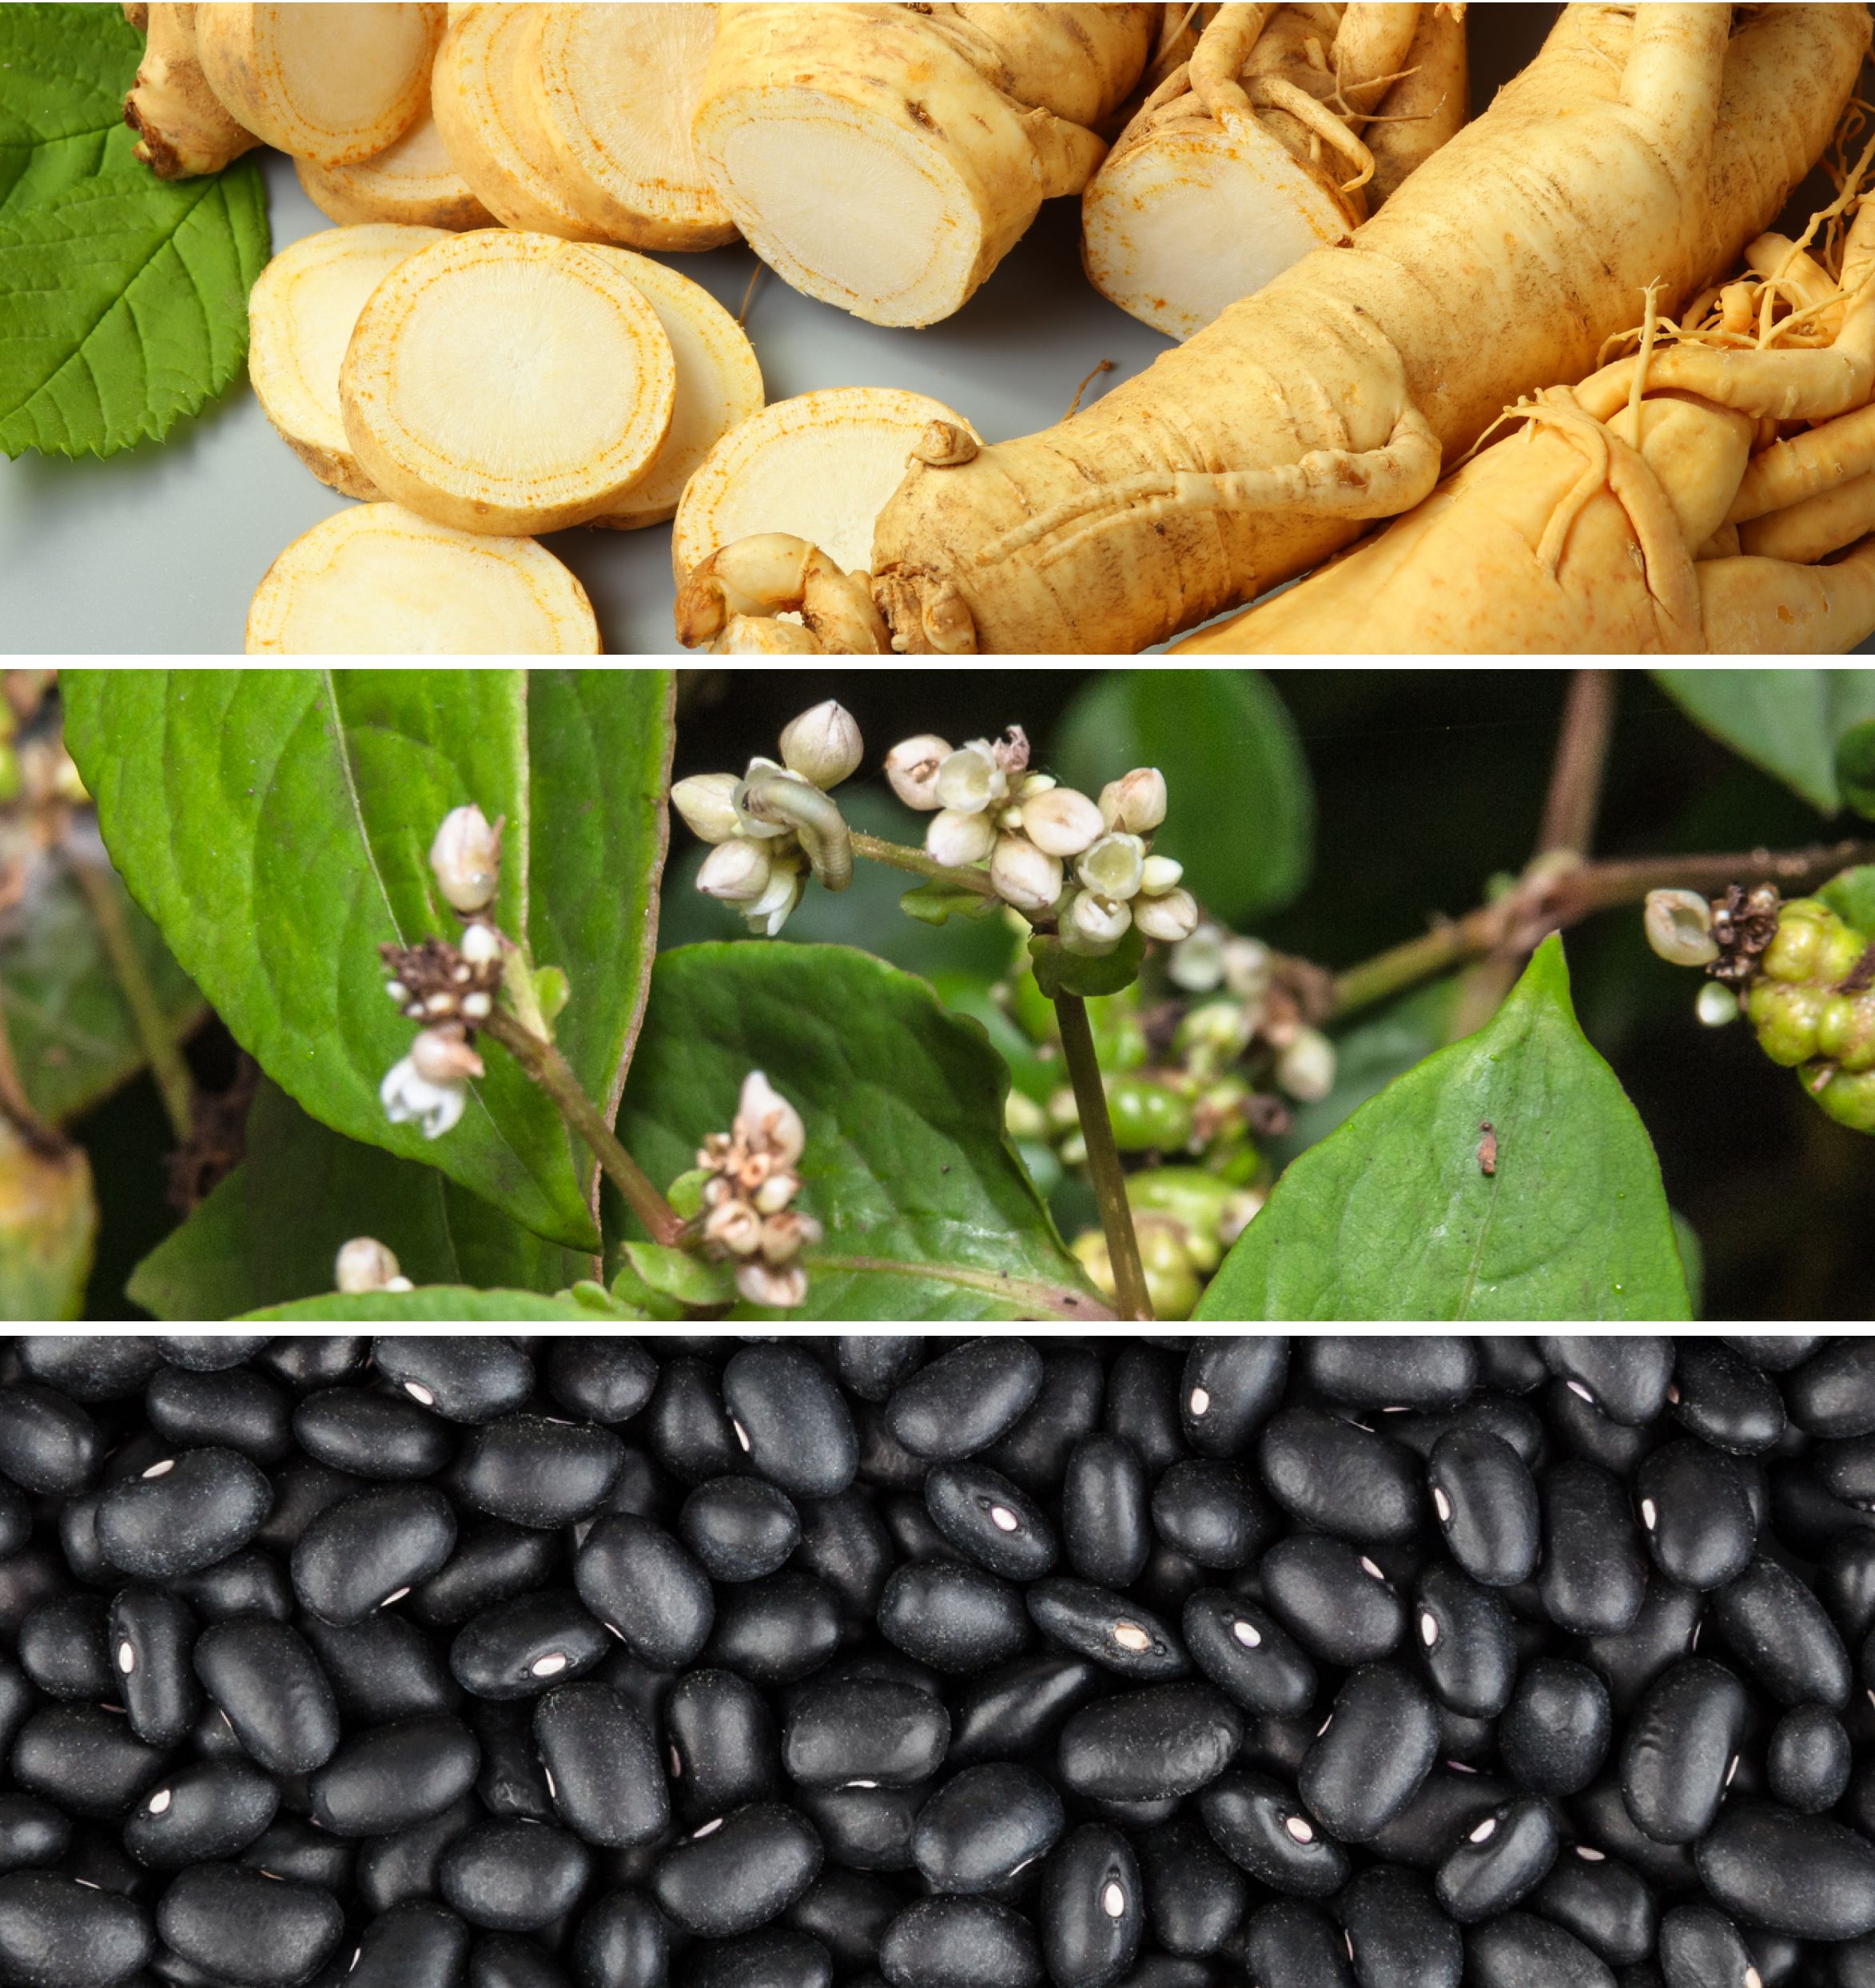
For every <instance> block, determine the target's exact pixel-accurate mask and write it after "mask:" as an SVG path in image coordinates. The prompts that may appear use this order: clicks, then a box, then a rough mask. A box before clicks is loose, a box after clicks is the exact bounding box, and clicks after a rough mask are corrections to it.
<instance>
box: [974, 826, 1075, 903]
mask: <svg viewBox="0 0 1875 1988" xmlns="http://www.w3.org/2000/svg"><path fill="white" fill-rule="evenodd" d="M989 881H990V883H991V885H992V886H993V888H994V890H995V891H996V894H997V896H998V897H999V898H1001V899H1002V901H1003V902H1004V903H1005V904H1013V905H1014V906H1015V907H1016V909H1017V910H1018V911H1034V912H1042V911H1046V910H1049V909H1051V908H1052V907H1053V904H1054V902H1055V899H1056V898H1058V897H1059V896H1060V895H1061V886H1062V885H1063V883H1064V882H1066V877H1065V874H1064V872H1063V870H1062V869H1061V860H1060V859H1059V858H1058V857H1055V856H1051V855H1049V854H1048V853H1047V852H1046V851H1045V850H1041V849H1037V847H1036V846H1035V845H1034V843H1032V842H1031V841H1029V838H1028V837H1027V836H1026V835H998V836H997V839H996V847H995V848H994V850H993V851H991V853H990V858H989Z"/></svg>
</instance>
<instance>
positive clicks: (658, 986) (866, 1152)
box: [619, 942, 1105, 1321]
mask: <svg viewBox="0 0 1875 1988" xmlns="http://www.w3.org/2000/svg"><path fill="white" fill-rule="evenodd" d="M750 1070H766V1072H768V1074H769V1075H770V1078H771V1079H772V1081H773V1082H774V1083H775V1084H776V1085H777V1086H778V1088H779V1089H780V1090H781V1092H782V1095H783V1096H784V1097H786V1098H787V1099H788V1101H789V1102H790V1103H791V1104H792V1105H793V1106H794V1107H795V1109H796V1110H798V1112H799V1113H800V1114H801V1116H802V1120H803V1121H804V1122H805V1124H806V1129H807V1146H806V1153H804V1154H803V1156H802V1161H801V1173H802V1180H803V1181H804V1183H805V1187H804V1191H803V1193H802V1199H801V1204H800V1205H801V1206H802V1209H804V1210H805V1212H806V1213H809V1214H810V1215H812V1216H814V1217H816V1218H817V1219H818V1221H820V1222H822V1224H823V1225H825V1228H826V1239H825V1241H823V1242H822V1244H821V1245H820V1247H819V1248H818V1249H816V1250H814V1251H812V1252H810V1253H809V1256H808V1258H807V1262H808V1267H809V1281H808V1297H807V1305H806V1313H805V1314H804V1316H806V1317H810V1318H815V1319H879V1320H903V1321H910V1320H918V1319H958V1318H965V1319H968V1318H977V1319H997V1318H1022V1317H1030V1318H1033V1317H1068V1318H1094V1317H1102V1316H1105V1313H1104V1311H1103V1309H1101V1306H1100V1301H1099V1300H1098V1299H1097V1297H1095V1296H1094V1294H1093V1288H1092V1286H1091V1285H1089V1284H1088V1282H1087V1281H1086V1280H1085V1277H1084V1276H1083V1275H1082V1273H1081V1268H1080V1266H1079V1265H1077V1263H1076V1262H1075V1261H1074V1260H1073V1257H1070V1256H1069V1254H1068V1253H1067V1251H1066V1250H1065V1249H1063V1248H1062V1246H1061V1239H1060V1237H1057V1235H1056V1233H1055V1231H1054V1228H1053V1225H1052V1224H1051V1223H1050V1221H1049V1218H1048V1214H1047V1211H1046V1210H1045V1209H1044V1207H1043V1205H1042V1204H1041V1199H1040V1197H1038V1196H1037V1193H1036V1192H1035V1189H1034V1188H1033V1186H1032V1185H1030V1183H1029V1179H1028V1177H1027V1175H1026V1174H1025V1173H1024V1172H1023V1170H1022V1168H1021V1164H1020V1162H1019V1161H1017V1157H1016V1155H1015V1153H1014V1151H1013V1149H1012V1148H1011V1147H1010V1145H1009V1141H1008V1140H1007V1139H1006V1138H1005V1136H1004V1133H1003V1123H1002V1112H1003V1098H1004V1094H1005V1092H1006V1090H1007V1089H1008V1086H1009V1076H1008V1073H1007V1072H1006V1071H1005V1070H1004V1068H1003V1066H1002V1063H1001V1059H1000V1058H998V1057H997V1055H996V1054H995V1052H994V1051H993V1050H992V1049H991V1048H990V1046H989V1043H988V1042H986V1041H985V1038H984V1035H983V1032H982V1030H981V1029H979V1028H978V1027H977V1026H976V1025H975V1023H973V1022H968V1021H965V1020H963V1019H961V1018H959V1017H957V1016H955V1015H953V1014H947V1013H946V1012H945V1010H944V1009H943V1007H942V1006H941V1005H940V1004H939V1002H938V1001H937V996H936V995H935V994H934V993H933V991H932V990H931V989H930V986H928V985H927V984H926V982H923V981H922V980H917V979H914V978H912V976H911V975H910V974H902V973H900V972H898V970H896V969H895V968H893V967H890V966H886V964H885V963H884V962H883V961H882V960H878V959H874V958H872V957H870V954H865V953H859V952H854V951H850V950H847V949H846V947H844V946H794V945H786V944H778V943H762V942H745V943H742V944H735V945H716V946H685V947H683V949H681V950H679V951H676V952H671V953H666V954H663V956H662V958H660V959H659V962H658V968H657V971H656V973H655V974H654V975H653V976H652V980H651V1010H650V1013H649V1014H648V1016H647V1019H646V1022H645V1029H644V1034H643V1039H642V1040H641V1042H639V1049H638V1054H637V1056H636V1058H635V1059H634V1061H633V1063H632V1066H631V1082H630V1083H629V1084H628V1085H627V1087H626V1092H625V1105H624V1109H623V1111H622V1112H621V1114H619V1137H620V1138H622V1139H623V1141H624V1142H625V1144H626V1145H627V1148H629V1149H630V1150H631V1153H632V1154H633V1156H634V1157H635V1158H636V1159H637V1161H639V1165H641V1166H643V1168H644V1169H646V1170H647V1172H648V1173H650V1175H651V1178H652V1179H653V1180H654V1181H658V1182H659V1183H660V1184H663V1183H664V1182H667V1181H671V1180H674V1179H675V1177H677V1176H678V1175H679V1174H681V1173H684V1172H685V1171H687V1169H690V1168H691V1167H692V1166H693V1165H695V1158H696V1152H697V1149H698V1147H699V1146H700V1145H702V1144H703V1139H704V1137H705V1135H706V1134H707V1133H711V1132H721V1131H723V1130H726V1129H727V1127H728V1125H729V1123H730V1119H731V1118H733V1116H734V1112H735V1106H736V1098H737V1096H738V1093H739V1092H740V1090H741V1088H742V1080H743V1078H745V1077H746V1076H747V1075H748V1074H749V1072H750ZM738 1316H754V1317H763V1316H767V1314H764V1313H755V1312H752V1311H750V1310H749V1309H748V1308H745V1307H738Z"/></svg>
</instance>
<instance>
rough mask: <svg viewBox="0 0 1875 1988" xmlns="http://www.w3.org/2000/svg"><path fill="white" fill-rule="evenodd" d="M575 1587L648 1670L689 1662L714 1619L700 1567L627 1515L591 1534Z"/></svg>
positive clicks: (664, 1536)
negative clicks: (654, 1665) (651, 1665)
mask: <svg viewBox="0 0 1875 1988" xmlns="http://www.w3.org/2000/svg"><path fill="white" fill-rule="evenodd" d="M573 1584H574V1585H575V1587H576V1588H578V1589H579V1598H580V1600H582V1601H583V1602H584V1603H585V1604H586V1606H587V1608H589V1609H591V1611H592V1612H593V1614H594V1615H596V1616H597V1617H598V1618H599V1620H600V1621H601V1622H602V1623H604V1624H605V1625H606V1627H607V1628H608V1629H610V1630H611V1631H612V1633H613V1634H614V1635H616V1636H617V1637H618V1638H619V1640H620V1641H621V1642H622V1643H624V1645H625V1646H626V1647H627V1649H629V1650H630V1651H632V1652H633V1654H634V1655H638V1656H641V1657H643V1659H645V1661H646V1662H647V1663H663V1664H673V1665H675V1664H683V1663H689V1662H690V1661H691V1659H692V1658H694V1657H695V1655H697V1653H698V1651H700V1650H701V1649H702V1648H703V1645H704V1643H707V1641H708V1640H709V1636H710V1631H711V1627H712V1626H713V1625H714V1624H715V1619H716V1607H715V1599H714V1597H713V1596H712V1595H711V1590H710V1578H709V1576H707V1574H706V1573H705V1572H703V1569H702V1568H700V1567H699V1566H698V1564H696V1562H695V1560H692V1559H691V1556H690V1555H689V1554H688V1553H687V1552H685V1551H684V1549H683V1548H682V1547H681V1546H680V1545H679V1544H678V1543H677V1541H676V1540H674V1539H673V1538H672V1537H671V1535H670V1534H669V1533H668V1532H666V1531H665V1530H664V1529H663V1527H662V1526H658V1525H653V1524H651V1521H650V1520H648V1519H640V1518H635V1517H634V1516H631V1514H630V1513H628V1512H612V1513H610V1514H608V1515H607V1516H606V1517H604V1518H603V1519H601V1520H599V1522H598V1524H596V1525H595V1526H594V1527H593V1528H592V1530H591V1532H588V1533H587V1536H586V1538H585V1540H584V1542H583V1544H582V1545H581V1546H580V1548H579V1553H578V1554H577V1556H575V1560H574V1562H573ZM471 1688H472V1689H473V1688H474V1687H471Z"/></svg>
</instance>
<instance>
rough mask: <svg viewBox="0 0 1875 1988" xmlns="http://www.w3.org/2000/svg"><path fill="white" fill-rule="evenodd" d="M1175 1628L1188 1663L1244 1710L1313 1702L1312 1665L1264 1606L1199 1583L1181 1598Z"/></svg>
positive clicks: (1292, 1710)
mask: <svg viewBox="0 0 1875 1988" xmlns="http://www.w3.org/2000/svg"><path fill="white" fill-rule="evenodd" d="M1179 1627H1180V1632H1181V1633H1182V1635H1184V1645H1185V1649H1186V1651H1187V1652H1188V1654H1189V1655H1190V1657H1191V1659H1192V1663H1194V1664H1195V1665H1196V1667H1197V1668H1198V1669H1199V1670H1200V1671H1202V1672H1203V1673H1204V1675H1205V1676H1206V1677H1207V1678H1208V1679H1210V1681H1211V1682H1212V1683H1213V1684H1215V1685H1216V1687H1217V1688H1218V1689H1219V1690H1220V1691H1222V1692H1224V1694H1225V1695H1226V1696H1227V1697H1229V1698H1232V1699H1235V1700H1236V1703H1238V1704H1240V1705H1241V1706H1242V1707H1244V1709H1245V1710H1246V1711H1252V1712H1273V1713H1275V1714H1276V1715H1278V1716H1279V1717H1285V1716H1287V1717H1293V1716H1295V1715H1297V1714H1299V1713H1301V1712H1304V1711H1307V1710H1308V1707H1310V1706H1311V1705H1312V1704H1313V1703H1315V1697H1316V1670H1315V1666H1314V1665H1313V1664H1312V1663H1310V1661H1309V1660H1308V1656H1307V1655H1306V1654H1305V1653H1304V1651H1303V1650H1302V1649H1301V1647H1300V1646H1299V1645H1298V1644H1297V1643H1296V1642H1295V1641H1294V1640H1293V1639H1292V1638H1291V1637H1290V1635H1289V1634H1288V1631H1286V1630H1285V1629H1284V1627H1283V1626H1282V1624H1281V1623H1279V1622H1278V1621H1277V1620H1276V1617H1275V1616H1274V1615H1272V1613H1271V1612H1270V1611H1269V1610H1268V1609H1267V1608H1262V1607H1260V1606H1259V1605H1258V1604H1256V1603H1255V1602H1252V1601H1247V1600H1244V1599H1242V1598H1241V1597H1240V1596H1236V1595H1233V1594H1231V1593H1229V1592H1228V1591H1227V1590H1225V1589H1223V1588H1204V1589H1201V1590H1200V1591H1199V1592H1197V1593H1196V1594H1194V1595H1193V1596H1192V1597H1191V1598H1190V1600H1188V1601H1187V1602H1186V1604H1185V1605H1184V1614H1183V1615H1181V1617H1180V1622H1179Z"/></svg>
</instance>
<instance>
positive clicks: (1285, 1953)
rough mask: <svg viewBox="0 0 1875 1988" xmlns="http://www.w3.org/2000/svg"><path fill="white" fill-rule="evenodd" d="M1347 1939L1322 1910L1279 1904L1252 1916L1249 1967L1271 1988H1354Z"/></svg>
mask: <svg viewBox="0 0 1875 1988" xmlns="http://www.w3.org/2000/svg"><path fill="white" fill-rule="evenodd" d="M1347 1949H1348V1936H1347V1934H1345V1933H1343V1932H1341V1931H1340V1930H1337V1928H1336V1926H1335V1923H1334V1922H1333V1921H1332V1919H1330V1918H1329V1917H1328V1914H1327V1913H1325V1912H1324V1911H1323V1910H1321V1909H1320V1906H1313V1905H1305V1904H1304V1903H1303V1902H1302V1901H1301V1900H1300V1899H1299V1898H1279V1899H1278V1900H1277V1901H1276V1902H1275V1903H1274V1904H1273V1905H1265V1906H1261V1907H1260V1908H1259V1909H1258V1910H1256V1912H1254V1913H1253V1914H1252V1915H1251V1918H1250V1922H1249V1924H1248V1926H1246V1927H1245V1928H1244V1965H1245V1966H1247V1967H1248V1969H1250V1970H1251V1978H1252V1979H1253V1980H1255V1981H1257V1982H1268V1984H1269V1988H1353V1982H1354V1976H1353V1974H1352V1972H1351V1971H1350V1970H1349V1967H1348V1959H1347Z"/></svg>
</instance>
